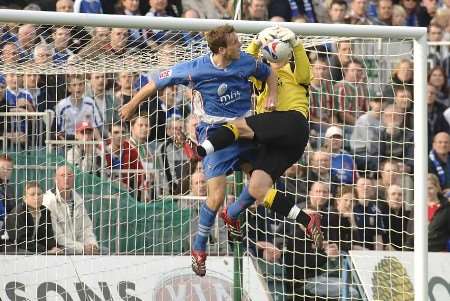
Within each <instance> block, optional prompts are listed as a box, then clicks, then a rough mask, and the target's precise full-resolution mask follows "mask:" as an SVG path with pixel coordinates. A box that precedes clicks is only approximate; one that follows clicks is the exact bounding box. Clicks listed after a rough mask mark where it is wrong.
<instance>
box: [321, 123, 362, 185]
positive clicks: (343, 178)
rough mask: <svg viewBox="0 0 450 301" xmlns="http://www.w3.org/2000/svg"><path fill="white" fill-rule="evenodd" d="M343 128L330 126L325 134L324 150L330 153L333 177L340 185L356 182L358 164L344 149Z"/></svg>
mask: <svg viewBox="0 0 450 301" xmlns="http://www.w3.org/2000/svg"><path fill="white" fill-rule="evenodd" d="M343 136H344V133H343V131H342V128H340V127H338V126H330V127H329V128H328V129H327V131H326V132H325V143H324V149H325V151H326V152H328V153H330V157H331V158H330V161H331V162H330V169H331V175H332V176H333V177H335V178H336V179H337V180H338V181H339V182H338V184H353V183H354V182H355V180H356V177H357V173H356V164H355V162H354V161H353V157H352V156H351V155H350V154H348V153H347V152H346V151H345V150H344V149H343V148H342V146H343Z"/></svg>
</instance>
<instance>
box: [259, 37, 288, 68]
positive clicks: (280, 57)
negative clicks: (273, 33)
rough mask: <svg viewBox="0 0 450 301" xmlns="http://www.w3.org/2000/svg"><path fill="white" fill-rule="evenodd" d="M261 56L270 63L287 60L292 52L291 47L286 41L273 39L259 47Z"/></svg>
mask: <svg viewBox="0 0 450 301" xmlns="http://www.w3.org/2000/svg"><path fill="white" fill-rule="evenodd" d="M261 53H262V56H263V58H265V59H266V60H268V61H269V62H272V63H279V62H283V61H287V60H288V59H289V58H290V56H291V53H292V47H291V45H289V43H287V42H283V41H281V40H278V39H275V40H273V41H270V42H268V43H267V44H265V45H263V46H262V48H261Z"/></svg>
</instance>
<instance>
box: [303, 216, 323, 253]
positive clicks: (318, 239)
mask: <svg viewBox="0 0 450 301" xmlns="http://www.w3.org/2000/svg"><path fill="white" fill-rule="evenodd" d="M309 217H310V220H309V223H308V226H307V227H306V235H308V237H309V238H311V239H312V240H313V242H314V245H315V246H316V249H318V250H322V249H323V233H322V230H321V229H320V214H318V213H311V214H309Z"/></svg>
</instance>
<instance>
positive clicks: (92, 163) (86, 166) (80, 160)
mask: <svg viewBox="0 0 450 301" xmlns="http://www.w3.org/2000/svg"><path fill="white" fill-rule="evenodd" d="M75 140H76V141H77V142H80V143H81V144H74V145H73V147H72V148H71V149H69V150H68V151H67V155H66V160H67V162H69V163H71V164H73V165H75V166H77V167H78V168H80V169H81V170H82V171H84V172H89V173H91V174H93V175H98V176H99V175H100V174H101V171H102V168H103V167H105V164H104V161H105V160H103V155H102V151H101V148H100V147H99V145H98V144H93V142H95V141H96V140H95V139H94V127H93V126H92V124H91V123H90V122H89V121H81V122H78V123H77V125H76V129H75ZM84 142H86V143H84Z"/></svg>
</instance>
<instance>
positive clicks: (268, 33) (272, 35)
mask: <svg viewBox="0 0 450 301" xmlns="http://www.w3.org/2000/svg"><path fill="white" fill-rule="evenodd" d="M277 33H278V28H277V27H268V28H266V29H264V30H262V31H261V32H260V33H258V35H257V36H256V39H254V40H253V42H254V43H256V44H257V45H258V46H261V45H264V44H267V43H269V42H271V41H273V40H274V39H276V38H277Z"/></svg>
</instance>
